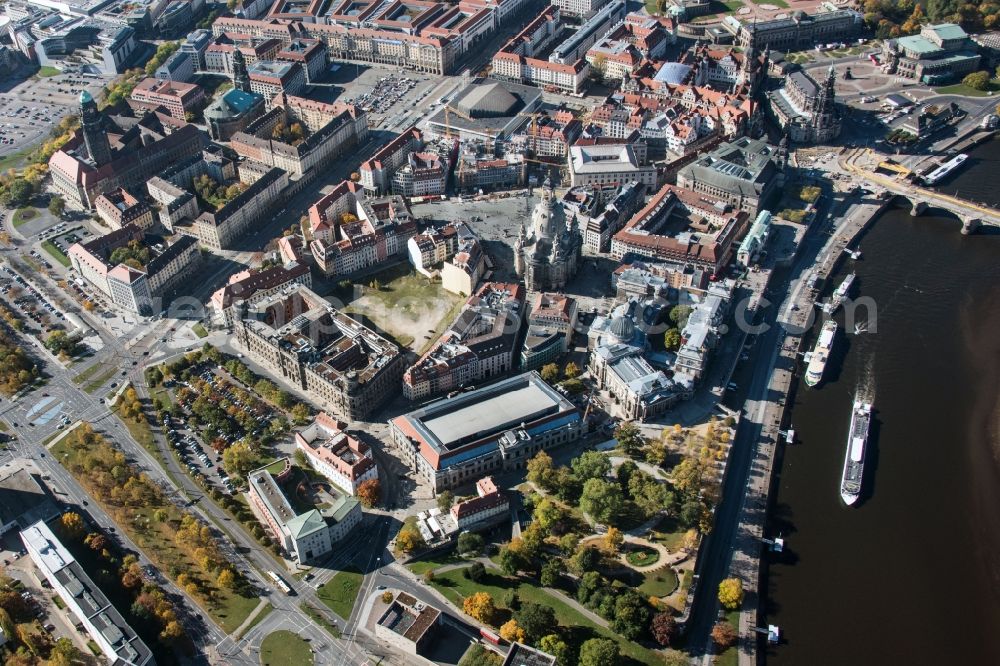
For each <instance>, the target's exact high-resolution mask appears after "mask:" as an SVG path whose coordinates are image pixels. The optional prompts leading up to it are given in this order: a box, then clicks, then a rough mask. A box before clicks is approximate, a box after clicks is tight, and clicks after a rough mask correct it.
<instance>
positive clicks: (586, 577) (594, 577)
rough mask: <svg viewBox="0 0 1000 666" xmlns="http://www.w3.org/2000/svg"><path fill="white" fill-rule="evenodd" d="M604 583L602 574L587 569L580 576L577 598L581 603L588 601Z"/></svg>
mask: <svg viewBox="0 0 1000 666" xmlns="http://www.w3.org/2000/svg"><path fill="white" fill-rule="evenodd" d="M591 550H594V549H591ZM603 585H604V579H602V578H601V574H599V573H597V572H596V571H587V572H586V573H584V574H583V575H582V576H580V584H579V585H577V588H576V600H577V601H579V602H580V603H581V604H586V603H588V602H589V601H590V600H591V599H592V598H593V596H594V595H595V594H596V593H597V592H598V591H600V589H601V587H602V586H603Z"/></svg>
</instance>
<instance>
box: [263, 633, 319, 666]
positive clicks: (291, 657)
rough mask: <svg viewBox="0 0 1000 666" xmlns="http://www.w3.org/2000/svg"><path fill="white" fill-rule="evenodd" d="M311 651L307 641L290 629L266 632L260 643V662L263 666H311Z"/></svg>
mask: <svg viewBox="0 0 1000 666" xmlns="http://www.w3.org/2000/svg"><path fill="white" fill-rule="evenodd" d="M313 659H314V657H313V651H312V648H310V647H309V643H306V642H305V640H303V638H302V637H301V636H299V635H298V634H294V633H292V632H290V631H285V630H281V631H276V632H274V633H273V634H268V635H267V638H265V639H264V640H263V641H261V644H260V663H261V664H262V665H263V666H289V665H290V664H295V666H311V664H312V663H313Z"/></svg>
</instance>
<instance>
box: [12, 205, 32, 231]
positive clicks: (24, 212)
mask: <svg viewBox="0 0 1000 666" xmlns="http://www.w3.org/2000/svg"><path fill="white" fill-rule="evenodd" d="M36 217H38V211H37V210H35V209H34V208H18V209H17V210H16V211H14V218H13V219H14V226H15V227H19V226H21V225H22V224H24V223H25V222H27V221H28V220H33V219H35V218H36Z"/></svg>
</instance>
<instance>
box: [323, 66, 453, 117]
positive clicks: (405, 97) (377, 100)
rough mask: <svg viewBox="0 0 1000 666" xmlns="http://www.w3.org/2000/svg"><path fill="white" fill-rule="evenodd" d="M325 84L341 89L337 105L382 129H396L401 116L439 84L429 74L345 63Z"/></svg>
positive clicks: (438, 81) (436, 79)
mask: <svg viewBox="0 0 1000 666" xmlns="http://www.w3.org/2000/svg"><path fill="white" fill-rule="evenodd" d="M329 80H330V81H332V82H333V83H334V85H335V86H337V87H338V88H340V89H341V92H340V95H339V97H338V98H337V101H340V102H345V103H348V104H355V105H357V106H359V107H361V108H362V109H364V110H365V111H367V112H368V114H369V117H370V118H371V122H372V124H373V125H375V126H379V127H386V128H393V127H395V126H396V125H398V124H399V122H400V121H401V120H402V116H403V113H402V112H406V111H411V110H413V108H414V107H416V106H417V104H418V103H419V102H421V101H422V100H424V99H425V98H426V97H427V95H428V94H429V93H430V91H431V89H432V88H434V86H436V85H437V84H438V83H440V78H438V77H434V76H431V75H430V74H423V73H420V72H406V73H405V74H401V73H400V72H399V70H397V69H388V68H382V67H377V66H372V65H353V64H346V63H345V64H343V65H341V67H340V69H339V70H338V71H336V72H334V73H333V74H332V76H331V77H330V78H329Z"/></svg>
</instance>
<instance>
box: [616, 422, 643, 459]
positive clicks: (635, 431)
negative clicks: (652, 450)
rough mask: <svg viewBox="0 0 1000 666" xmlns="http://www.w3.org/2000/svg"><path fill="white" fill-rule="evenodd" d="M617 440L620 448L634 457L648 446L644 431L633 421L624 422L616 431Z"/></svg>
mask: <svg viewBox="0 0 1000 666" xmlns="http://www.w3.org/2000/svg"><path fill="white" fill-rule="evenodd" d="M615 439H617V440H618V446H619V448H621V450H622V452H624V453H625V455H627V456H634V455H635V454H637V453H638V452H639V450H640V449H642V447H643V446H645V445H646V438H645V437H643V436H642V431H641V430H639V426H637V425H636V424H635V423H633V422H632V421H623V422H622V423H621V425H619V426H618V427H617V428H616V429H615Z"/></svg>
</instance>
